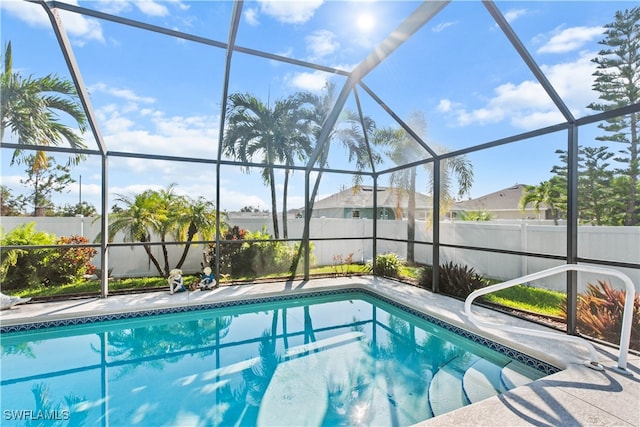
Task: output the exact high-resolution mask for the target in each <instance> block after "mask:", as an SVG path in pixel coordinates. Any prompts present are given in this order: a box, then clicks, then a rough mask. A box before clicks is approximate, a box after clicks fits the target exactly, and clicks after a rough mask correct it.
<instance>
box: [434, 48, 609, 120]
mask: <svg viewBox="0 0 640 427" xmlns="http://www.w3.org/2000/svg"><path fill="white" fill-rule="evenodd" d="M594 56H595V53H593V52H581V54H580V57H579V58H578V59H577V60H575V61H572V62H564V63H559V64H554V65H542V66H541V69H542V71H543V72H544V73H545V75H546V77H547V79H548V80H549V82H550V83H551V85H552V86H553V88H554V89H555V91H556V92H557V93H558V95H559V96H560V98H561V99H562V100H563V102H564V103H565V104H566V105H567V107H568V108H569V109H570V110H571V111H572V113H573V114H574V115H575V116H576V117H580V116H581V115H584V114H585V113H586V108H585V107H586V105H587V104H589V103H590V102H592V101H593V100H595V99H597V94H596V93H595V92H594V91H593V89H592V85H593V76H592V73H593V64H591V61H590V59H591V58H593V57H594ZM437 110H438V111H440V112H442V113H446V114H449V115H451V116H452V117H454V118H455V122H456V124H457V125H459V126H468V125H472V124H474V125H485V124H489V123H497V122H500V121H504V120H509V121H510V123H511V125H513V126H514V127H517V128H520V129H526V130H529V129H535V128H539V127H542V126H548V125H552V124H556V123H560V122H562V121H564V118H563V116H562V114H561V113H560V112H559V110H558V108H557V107H556V106H555V104H554V103H553V102H552V100H551V98H550V97H549V95H548V94H547V93H546V92H545V91H544V89H543V88H542V86H541V85H540V84H539V83H538V82H537V81H534V80H525V81H522V82H520V83H511V82H510V83H504V84H502V85H500V86H497V87H496V88H495V89H494V93H493V96H492V97H491V98H489V99H488V100H487V101H486V102H485V103H484V105H483V106H481V107H479V108H475V109H471V110H469V109H467V108H465V107H464V106H463V105H462V104H461V103H454V102H452V101H450V100H448V99H442V100H440V103H439V104H438V106H437Z"/></svg>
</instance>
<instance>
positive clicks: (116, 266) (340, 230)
mask: <svg viewBox="0 0 640 427" xmlns="http://www.w3.org/2000/svg"><path fill="white" fill-rule="evenodd" d="M28 222H36V230H38V231H45V232H48V233H53V234H55V235H56V236H72V235H83V236H85V237H87V238H88V239H89V241H90V242H93V241H94V240H95V238H96V236H97V235H98V234H99V232H100V223H99V222H94V219H93V218H82V217H65V218H61V217H35V218H34V217H2V218H1V225H2V227H3V228H4V230H5V232H8V231H10V230H12V229H13V228H15V227H16V226H19V225H21V224H23V223H28ZM227 222H228V223H229V224H231V225H237V226H239V227H240V228H244V229H247V230H250V231H257V230H262V229H266V231H267V232H268V233H272V229H271V218H270V217H257V218H233V217H232V218H230V219H229V220H228V221H227ZM303 227H304V220H303V219H289V220H288V232H289V236H288V237H289V238H292V239H299V238H300V237H301V236H302V230H303ZM377 231H378V236H379V237H386V238H393V239H406V236H407V223H406V221H386V220H381V221H378V222H377ZM372 235H373V221H372V220H367V219H339V218H313V219H312V221H311V234H310V236H311V240H312V241H313V256H314V257H315V261H316V264H318V265H331V264H333V263H334V260H335V259H336V258H338V257H342V258H343V259H344V258H346V257H347V256H348V255H349V254H353V255H352V256H353V261H354V262H366V261H367V260H370V259H372V258H373V240H372V239H371V238H364V239H363V238H362V237H363V236H372ZM314 238H335V239H336V240H327V241H321V240H313V239H314ZM339 239H347V240H339ZM416 240H417V241H423V242H427V241H431V240H432V238H431V231H430V230H428V229H427V226H426V224H425V223H424V222H423V221H418V222H417V223H416ZM115 242H122V236H116V239H115ZM440 242H441V243H443V244H455V245H460V246H472V247H486V248H494V249H500V250H513V251H522V252H533V253H540V254H552V255H560V256H562V255H564V253H565V251H566V228H565V227H564V226H555V225H553V223H525V222H519V221H511V222H509V221H491V222H467V221H453V222H448V221H445V222H441V223H440ZM578 247H579V251H580V252H579V254H578V256H580V257H582V258H592V259H599V260H609V261H617V262H628V263H638V262H639V261H640V227H593V226H584V227H579V229H578ZM431 248H432V247H431V245H428V244H416V245H415V260H416V261H417V262H420V263H424V264H431V263H432V258H431ZM203 249H204V247H203V245H192V247H191V249H190V251H189V256H188V258H187V261H186V262H185V264H184V265H183V267H182V269H183V271H184V272H185V273H186V274H190V273H196V272H199V271H200V263H201V262H202V261H203ZM152 250H153V253H154V255H155V256H156V258H157V259H158V260H159V261H160V263H161V265H162V263H163V256H162V249H161V247H160V246H153V249H152ZM182 251H183V247H182V246H169V258H170V260H171V262H172V263H174V264H175V263H176V262H177V261H178V259H179V258H180V255H181V254H182ZM377 251H378V254H382V253H389V252H395V253H397V254H398V255H399V256H401V257H403V258H406V253H407V252H406V251H407V244H406V243H402V242H393V241H387V240H378V243H377ZM448 261H452V262H454V263H456V264H466V265H468V266H472V267H473V268H474V269H475V271H476V272H478V273H479V274H481V275H483V276H486V277H491V278H494V279H499V280H510V279H513V278H516V277H520V276H524V275H527V274H530V273H533V272H537V271H540V270H543V269H546V268H550V267H553V266H556V265H559V264H562V261H556V260H551V259H545V258H537V257H521V256H516V255H508V254H500V253H491V252H481V251H474V250H465V249H453V248H447V247H443V248H442V249H441V254H440V263H441V264H443V263H445V262H448ZM92 262H93V264H94V265H96V266H99V265H100V255H98V256H96V258H95V259H94V260H93V261H92ZM173 266H174V265H173V264H172V265H171V267H173ZM109 268H110V270H112V271H111V275H112V276H113V277H139V276H147V275H156V274H157V272H156V270H155V268H154V267H153V265H151V264H150V262H149V260H148V257H147V255H146V253H145V252H144V249H143V248H142V247H135V248H133V249H131V248H130V247H122V248H111V249H110V251H109ZM620 270H621V271H622V272H623V273H625V274H627V275H628V276H629V277H630V278H631V279H632V280H633V282H634V284H635V286H636V289H637V290H638V289H640V270H639V269H630V268H623V269H620ZM599 279H600V280H602V279H611V281H612V283H613V284H614V286H616V287H621V286H622V283H617V282H616V279H615V278H605V277H592V276H590V275H589V274H587V273H580V274H579V275H578V281H579V286H580V289H579V290H582V289H584V286H585V285H586V283H588V282H590V283H593V284H596V283H597V280H599ZM535 285H536V286H543V287H547V288H549V289H555V290H564V289H565V282H564V280H563V279H562V277H558V276H555V277H551V278H548V279H543V280H542V281H541V282H539V283H535Z"/></svg>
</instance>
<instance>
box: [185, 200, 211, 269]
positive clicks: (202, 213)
mask: <svg viewBox="0 0 640 427" xmlns="http://www.w3.org/2000/svg"><path fill="white" fill-rule="evenodd" d="M185 208H186V209H185V210H184V211H183V212H181V213H180V215H179V219H178V233H177V236H176V240H181V241H186V242H187V243H186V244H185V247H184V251H183V252H182V256H181V257H180V260H178V263H177V264H176V268H181V267H182V264H184V261H185V260H186V259H187V254H188V252H189V249H190V247H191V242H192V241H193V238H194V237H195V236H197V235H199V236H200V238H201V239H202V240H211V239H213V238H214V237H215V234H216V210H215V207H214V205H213V203H211V202H210V201H208V200H206V199H205V198H204V197H199V198H198V199H197V200H195V201H193V202H190V203H188V204H187V206H185Z"/></svg>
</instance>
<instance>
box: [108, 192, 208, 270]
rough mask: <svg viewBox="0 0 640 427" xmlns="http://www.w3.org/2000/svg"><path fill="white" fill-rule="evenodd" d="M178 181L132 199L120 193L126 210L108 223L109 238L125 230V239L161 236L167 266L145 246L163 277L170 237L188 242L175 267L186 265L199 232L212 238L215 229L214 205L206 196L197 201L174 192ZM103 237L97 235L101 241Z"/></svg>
mask: <svg viewBox="0 0 640 427" xmlns="http://www.w3.org/2000/svg"><path fill="white" fill-rule="evenodd" d="M175 186H176V184H170V185H169V186H168V187H167V188H166V189H162V190H160V191H156V190H147V191H144V192H142V193H140V194H138V195H136V196H134V197H133V198H131V197H127V196H122V195H118V198H117V199H116V201H118V202H121V203H123V204H124V205H125V207H124V209H121V210H118V211H117V212H113V213H112V214H111V216H110V218H109V219H110V223H109V241H111V240H113V238H114V236H115V235H116V234H117V233H118V232H123V233H124V241H125V242H127V241H128V242H142V243H148V242H151V239H152V235H154V234H155V235H157V236H158V237H159V238H160V242H161V247H162V255H163V261H164V266H161V265H160V262H159V260H158V259H157V258H156V257H155V256H154V255H153V252H151V245H148V244H145V245H143V247H144V250H145V252H146V253H147V256H148V257H149V260H150V261H151V263H152V264H153V265H154V266H155V267H156V269H157V270H158V272H159V273H160V275H161V276H164V277H168V276H169V271H170V270H171V267H170V263H169V251H168V249H167V245H166V244H165V243H166V242H167V241H168V238H170V237H172V238H173V239H174V240H175V241H186V243H185V247H184V250H183V252H182V255H181V257H180V259H179V261H178V263H177V264H176V267H175V268H180V267H182V265H183V264H184V262H185V260H186V258H187V254H188V252H189V249H190V247H191V242H192V241H193V239H194V237H195V236H196V235H200V236H201V237H202V238H203V239H212V238H213V236H214V235H215V229H216V214H215V210H214V209H213V204H212V203H211V202H208V201H207V200H205V199H204V198H202V197H201V198H199V199H197V200H195V201H192V200H190V199H189V198H187V197H184V196H180V195H177V194H176V193H175V191H174V190H175ZM100 238H101V236H98V240H99V239H100Z"/></svg>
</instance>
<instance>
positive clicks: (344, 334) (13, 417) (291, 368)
mask: <svg viewBox="0 0 640 427" xmlns="http://www.w3.org/2000/svg"><path fill="white" fill-rule="evenodd" d="M449 329H451V328H449ZM453 329H455V328H453ZM0 344H1V349H2V364H1V367H0V374H1V381H0V398H1V401H0V402H1V406H2V425H25V424H28V423H38V422H40V421H45V424H46V425H87V426H90V425H102V426H123V425H127V426H136V425H139V426H152V425H153V426H164V425H167V426H168V425H189V426H196V425H203V426H204V425H225V426H227V425H247V426H253V425H278V426H284V425H293V426H302V425H304V426H321V425H327V426H335V425H385V426H392V425H398V426H404V425H410V424H413V423H416V422H419V421H422V420H425V419H428V418H431V417H433V416H437V415H439V414H442V413H445V412H448V411H451V410H453V409H457V408H459V407H461V406H464V405H467V404H469V403H473V402H476V401H479V400H482V399H485V398H487V397H490V396H494V395H496V394H499V393H501V392H504V391H506V390H509V389H510V388H513V387H516V386H518V385H520V384H526V383H528V382H530V381H532V380H535V379H538V378H541V377H542V376H544V375H546V374H545V373H543V372H541V371H540V370H537V369H534V368H532V367H531V366H530V365H531V363H522V362H520V361H518V360H515V359H513V358H510V357H507V356H506V355H504V354H501V353H500V352H497V351H494V350H491V349H489V348H488V347H487V346H486V345H480V344H478V343H476V342H474V341H473V340H470V339H468V338H465V337H462V336H460V335H457V334H456V333H454V332H452V331H451V330H448V329H446V328H443V327H441V326H437V325H436V324H434V323H432V322H429V321H428V320H427V319H424V318H419V317H416V316H415V315H413V314H411V313H408V312H406V311H404V310H401V309H400V308H398V307H396V306H395V305H394V304H390V303H388V302H387V301H383V300H379V299H377V298H374V297H373V296H372V295H368V294H364V293H346V294H331V295H316V296H314V297H304V298H302V297H298V298H295V299H289V300H278V301H276V302H267V303H259V304H244V305H241V306H235V307H225V308H215V309H209V310H198V311H191V312H185V313H178V314H164V315H156V316H148V317H142V318H129V319H124V320H118V321H105V322H98V323H92V324H86V325H80V326H68V327H52V328H46V329H39V330H35V331H26V332H12V333H4V334H2V340H1V342H0ZM47 423H48V424H47Z"/></svg>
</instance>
